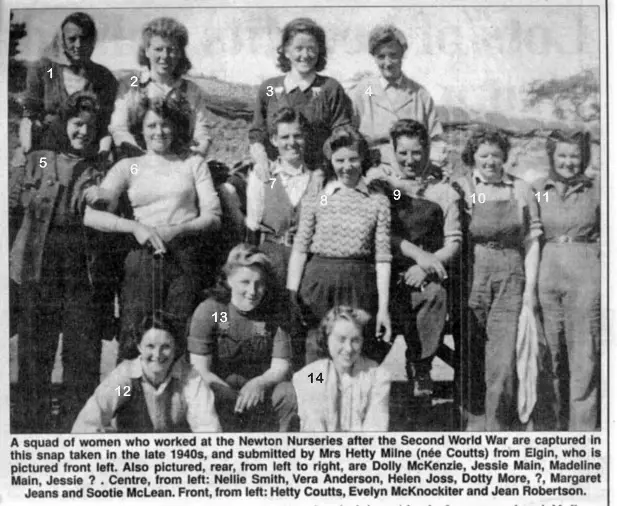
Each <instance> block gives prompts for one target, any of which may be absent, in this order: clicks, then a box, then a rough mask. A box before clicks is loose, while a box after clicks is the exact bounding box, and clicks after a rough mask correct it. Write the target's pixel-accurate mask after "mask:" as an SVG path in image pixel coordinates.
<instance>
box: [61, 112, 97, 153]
mask: <svg viewBox="0 0 617 506" xmlns="http://www.w3.org/2000/svg"><path fill="white" fill-rule="evenodd" d="M95 134H96V117H95V116H94V115H93V114H91V113H89V112H85V111H84V112H82V113H81V114H80V115H79V116H76V117H74V118H71V119H69V120H68V121H67V122H66V135H67V136H68V138H69V142H70V143H71V147H72V148H73V149H74V150H75V151H83V150H84V149H86V148H87V147H88V146H90V144H91V143H92V141H93V140H94V136H95Z"/></svg>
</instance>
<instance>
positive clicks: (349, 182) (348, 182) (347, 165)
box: [330, 147, 362, 188]
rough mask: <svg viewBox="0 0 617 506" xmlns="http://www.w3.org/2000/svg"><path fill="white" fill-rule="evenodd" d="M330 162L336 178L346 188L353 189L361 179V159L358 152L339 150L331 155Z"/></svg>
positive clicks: (347, 149) (351, 149) (348, 149)
mask: <svg viewBox="0 0 617 506" xmlns="http://www.w3.org/2000/svg"><path fill="white" fill-rule="evenodd" d="M330 161H331V163H332V168H333V169H334V173H335V174H336V178H337V179H338V180H339V181H340V182H341V183H343V184H344V185H345V186H347V187H348V188H355V187H356V185H357V184H358V182H359V181H360V178H361V177H362V157H361V156H360V153H359V152H358V150H357V149H355V148H352V147H349V148H347V147H345V148H339V149H337V150H336V151H335V152H334V153H332V159H331V160H330Z"/></svg>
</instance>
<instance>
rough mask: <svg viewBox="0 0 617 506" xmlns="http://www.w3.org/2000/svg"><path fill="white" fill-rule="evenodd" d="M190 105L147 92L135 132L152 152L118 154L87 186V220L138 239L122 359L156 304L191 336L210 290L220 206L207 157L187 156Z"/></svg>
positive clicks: (128, 266)
mask: <svg viewBox="0 0 617 506" xmlns="http://www.w3.org/2000/svg"><path fill="white" fill-rule="evenodd" d="M180 98H181V97H180ZM186 109H187V104H186V101H183V100H177V97H176V98H174V97H167V98H165V99H161V98H155V99H153V100H151V99H148V98H147V97H145V96H144V97H142V100H141V102H140V103H138V104H137V107H136V109H135V111H133V112H132V114H131V117H132V118H134V122H133V123H132V124H131V125H130V131H131V132H132V133H133V134H134V136H135V139H136V141H137V142H138V144H139V145H140V147H141V148H142V149H145V154H144V155H142V156H138V157H135V158H125V159H123V160H121V161H119V162H118V163H117V164H116V165H114V166H113V167H112V168H111V169H110V171H109V172H108V173H107V175H106V176H105V179H104V180H103V182H102V183H101V185H100V187H98V188H92V189H88V190H86V202H88V204H90V207H88V208H87V209H86V213H85V217H84V223H85V224H86V225H87V226H89V227H92V228H94V229H97V230H101V231H104V232H115V233H122V234H130V235H132V236H133V237H134V238H135V242H134V243H133V246H132V250H131V251H130V252H129V254H128V255H127V258H126V261H125V276H124V280H123V286H122V295H121V304H122V306H121V307H122V310H121V332H120V354H119V359H122V358H125V357H126V356H127V355H126V352H127V349H126V343H127V342H128V341H127V339H128V338H129V337H130V336H131V334H132V333H133V332H134V331H135V328H137V326H138V325H139V323H140V322H141V320H142V318H143V317H144V314H146V313H147V312H149V311H151V310H152V308H153V307H155V308H158V309H163V310H165V311H167V312H168V313H171V314H172V315H173V317H174V318H175V320H176V324H177V326H178V327H179V335H180V336H184V335H185V334H184V326H185V325H186V322H187V320H188V317H189V316H190V315H191V313H192V311H193V310H194V309H195V306H196V304H197V302H198V294H199V292H200V291H201V290H202V289H203V279H204V274H205V273H204V272H203V268H204V267H203V266H202V262H201V261H200V260H201V257H202V252H203V248H204V246H208V242H209V241H207V240H206V241H204V234H206V233H208V234H210V232H212V231H213V230H215V229H216V228H218V227H219V225H220V220H221V207H220V202H219V199H218V196H217V194H216V191H215V189H214V185H213V182H212V177H211V175H210V171H209V170H208V166H207V163H206V161H205V160H204V158H203V157H201V156H187V155H186V153H187V152H186V146H187V143H188V141H189V139H190V137H189V125H190V121H189V119H188V114H189V113H188V112H187V110H186ZM123 195H126V196H128V201H129V203H130V210H129V212H128V213H125V215H126V216H131V215H132V219H128V218H123V217H120V216H118V215H117V214H116V213H119V212H120V207H121V206H119V204H120V203H121V202H123V201H125V200H126V199H123V198H122V197H123ZM101 204H103V207H104V210H101V209H100V208H101ZM95 207H97V209H95ZM179 348H180V350H179V351H180V352H181V351H182V350H181V348H182V346H180V347H179Z"/></svg>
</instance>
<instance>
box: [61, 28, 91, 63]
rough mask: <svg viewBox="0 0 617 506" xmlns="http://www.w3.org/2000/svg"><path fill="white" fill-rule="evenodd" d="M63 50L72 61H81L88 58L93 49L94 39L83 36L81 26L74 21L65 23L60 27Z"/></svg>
mask: <svg viewBox="0 0 617 506" xmlns="http://www.w3.org/2000/svg"><path fill="white" fill-rule="evenodd" d="M62 37H63V39H64V50H65V52H66V54H67V55H68V57H69V58H70V59H71V60H73V61H74V62H78V63H83V62H87V61H88V60H90V56H91V55H92V51H94V41H93V40H92V39H87V38H86V37H85V36H84V30H83V28H81V27H79V26H77V25H76V24H74V23H67V24H66V25H64V28H62Z"/></svg>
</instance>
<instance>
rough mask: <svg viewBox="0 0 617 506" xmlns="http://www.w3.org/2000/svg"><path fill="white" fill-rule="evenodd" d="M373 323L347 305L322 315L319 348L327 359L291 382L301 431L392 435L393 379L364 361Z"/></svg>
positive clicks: (361, 312) (367, 360)
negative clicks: (389, 426)
mask: <svg viewBox="0 0 617 506" xmlns="http://www.w3.org/2000/svg"><path fill="white" fill-rule="evenodd" d="M370 319H371V316H370V315H369V314H368V313H367V312H366V311H363V310H362V309H356V308H352V307H349V306H337V307H334V308H332V309H331V310H330V311H328V313H327V314H326V315H325V316H324V318H323V320H322V321H321V325H320V328H319V331H320V334H319V339H318V342H317V344H318V346H319V348H320V350H321V351H322V353H321V355H322V356H324V357H325V358H322V359H320V360H317V361H316V362H313V363H311V364H309V365H307V366H306V367H304V368H303V369H302V370H300V371H298V372H297V373H296V374H294V377H293V385H294V388H295V390H296V396H297V398H298V416H299V417H300V430H301V431H302V432H340V431H343V432H363V431H378V432H385V431H387V430H388V422H389V399H390V384H391V377H390V375H389V373H388V372H387V371H386V370H385V369H383V368H381V367H378V365H377V363H376V362H374V361H373V360H370V359H369V358H366V350H365V343H366V342H368V340H369V339H370V337H369V332H370V327H369V325H368V323H369V320H370Z"/></svg>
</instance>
